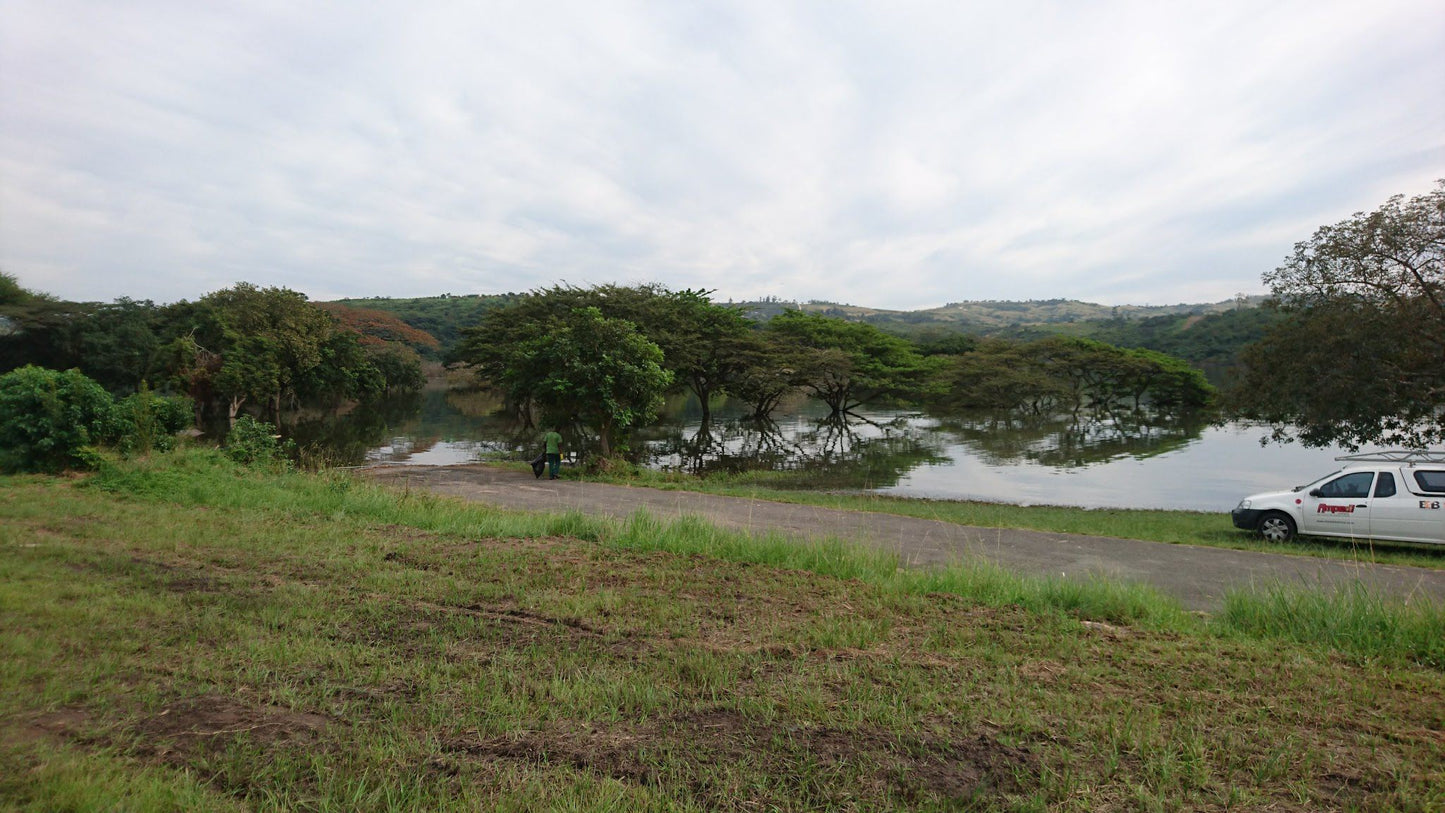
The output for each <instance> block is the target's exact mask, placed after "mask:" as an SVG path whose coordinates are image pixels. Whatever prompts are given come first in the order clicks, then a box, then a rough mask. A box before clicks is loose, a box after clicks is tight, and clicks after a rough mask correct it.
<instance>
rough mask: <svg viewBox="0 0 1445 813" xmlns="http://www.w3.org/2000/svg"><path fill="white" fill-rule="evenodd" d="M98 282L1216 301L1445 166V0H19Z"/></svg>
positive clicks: (8, 77)
mask: <svg viewBox="0 0 1445 813" xmlns="http://www.w3.org/2000/svg"><path fill="white" fill-rule="evenodd" d="M0 19H3V20H4V24H3V25H0V271H3V272H5V273H7V274H10V275H11V276H14V277H16V278H18V280H19V282H20V284H21V285H22V286H24V287H25V288H28V289H30V290H32V291H40V292H45V293H49V294H52V295H55V296H59V297H61V298H64V299H72V300H81V301H111V300H113V299H116V298H119V297H130V298H133V299H150V300H153V301H156V302H158V303H159V302H174V301H177V300H180V299H196V298H198V297H200V296H203V295H205V294H206V293H208V292H211V291H215V290H219V289H222V288H226V287H228V286H230V285H233V284H235V283H236V282H241V281H245V282H250V283H254V284H257V285H261V286H280V287H286V288H290V289H293V290H297V291H301V292H303V293H305V294H306V295H307V296H309V297H310V298H311V299H313V300H329V299H336V298H342V297H371V296H389V297H417V296H436V295H440V294H471V293H504V292H521V291H527V290H533V289H536V288H539V287H545V286H550V285H554V284H570V285H581V286H586V285H594V284H604V283H618V284H638V283H661V284H663V285H665V286H667V287H669V288H671V289H674V290H676V289H682V288H703V289H706V290H710V291H713V292H714V293H713V298H714V300H715V301H727V300H730V299H735V300H744V299H756V298H760V297H765V296H774V297H779V298H781V299H785V300H799V301H807V300H815V299H816V300H827V301H834V302H845V303H850V304H856V305H864V306H870V307H877V308H893V309H903V310H913V309H922V308H929V307H936V306H939V305H943V304H945V303H948V302H960V301H968V300H983V299H1004V300H1023V299H1054V298H1067V299H1080V300H1084V301H1088V302H1097V303H1100V304H1113V305H1121V304H1133V305H1149V304H1154V305H1161V304H1175V303H1181V302H1189V303H1194V302H1215V301H1220V300H1224V299H1228V298H1230V297H1233V296H1235V295H1236V294H1240V293H1244V294H1257V293H1264V292H1265V288H1264V286H1263V283H1262V282H1261V275H1262V274H1264V273H1265V272H1267V271H1270V270H1272V269H1273V268H1275V267H1276V266H1278V265H1280V264H1281V263H1282V262H1283V261H1284V259H1285V258H1286V257H1287V256H1288V254H1289V253H1290V251H1291V249H1292V247H1293V245H1294V244H1295V243H1296V242H1298V241H1301V240H1306V239H1308V238H1309V236H1310V235H1311V234H1313V233H1314V231H1315V230H1316V229H1317V228H1319V227H1320V226H1323V225H1327V224H1331V223H1335V222H1338V221H1340V220H1343V219H1345V218H1348V217H1349V216H1350V215H1351V214H1352V213H1354V212H1358V211H1368V210H1371V209H1374V208H1376V207H1378V206H1380V205H1381V204H1382V203H1384V202H1385V200H1386V199H1388V198H1389V197H1390V196H1391V195H1396V194H1403V195H1405V196H1407V197H1410V196H1415V195H1421V194H1425V193H1427V192H1429V191H1430V190H1431V189H1432V188H1433V186H1434V182H1435V180H1436V179H1438V178H1445V3H1441V2H1440V0H1349V1H1348V2H1332V1H1331V0H1306V1H1304V2H1294V1H1293V0H1284V1H1282V2H1272V1H1271V0H1207V1H1204V2H1194V1H1193V0H1182V1H1181V2H1173V1H1172V0H1171V2H1159V0H1141V1H1139V2H1135V1H1133V0H1093V1H1091V2H1077V1H1076V0H1060V1H1059V2H1048V1H1046V0H1040V1H1032V0H1009V1H1008V2H1004V1H1003V0H1000V1H999V2H971V1H970V0H944V1H943V2H912V1H910V0H889V1H888V2H882V1H881V0H879V1H878V2H846V1H845V0H818V1H817V2H789V1H788V0H762V1H761V2H751V0H736V1H735V2H709V1H708V0H697V2H677V1H676V0H666V1H663V0H659V2H611V1H610V0H583V1H582V2H548V1H547V0H523V1H522V2H495V1H491V0H473V1H472V2H431V1H430V0H405V2H395V1H393V0H370V1H369V2H324V1H321V2H296V1H295V0H281V1H280V2H271V0H247V1H246V2H243V3H211V2H196V0H128V2H124V3H117V2H114V1H113V0H106V1H105V2H73V1H72V0H40V1H39V2H29V1H27V0H20V1H17V0H0Z"/></svg>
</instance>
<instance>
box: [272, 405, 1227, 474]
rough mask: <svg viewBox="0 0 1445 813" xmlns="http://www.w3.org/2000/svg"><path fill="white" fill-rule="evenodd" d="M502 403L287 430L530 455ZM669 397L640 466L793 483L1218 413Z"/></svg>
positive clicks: (1046, 449) (359, 411)
mask: <svg viewBox="0 0 1445 813" xmlns="http://www.w3.org/2000/svg"><path fill="white" fill-rule="evenodd" d="M500 406H501V404H500V403H499V402H498V401H496V400H495V399H492V398H489V397H486V396H483V395H479V394H475V393H457V392H447V391H441V390H429V391H425V392H423V393H422V394H421V395H420V396H417V397H413V398H411V399H402V400H398V401H389V402H383V403H379V404H374V405H370V406H365V407H358V408H356V409H354V410H352V411H351V412H349V413H345V414H327V415H310V416H297V417H296V418H295V420H294V421H293V422H292V423H291V425H290V426H288V427H287V432H288V434H290V435H291V436H292V437H293V438H294V439H295V440H296V441H297V444H298V445H299V446H300V447H301V448H302V449H303V450H308V449H309V450H310V454H311V456H312V458H313V459H316V460H319V461H322V462H326V463H329V464H332V465H357V464H361V463H364V462H382V461H395V462H412V463H464V462H469V461H475V460H479V459H483V458H503V459H512V460H525V459H527V458H530V457H531V456H532V455H533V454H535V453H536V452H537V450H538V445H537V444H538V439H537V438H538V433H539V430H537V428H536V427H529V426H525V425H523V424H521V423H519V422H518V421H516V420H514V419H512V418H510V417H508V416H507V415H506V414H505V413H503V412H500V411H499V408H500ZM671 406H672V408H671V409H670V410H669V411H668V413H667V414H666V416H665V417H664V419H663V421H662V422H661V423H658V424H656V425H654V426H650V427H646V428H644V429H640V430H638V431H637V432H635V433H634V436H633V437H632V440H631V445H632V451H631V458H632V460H633V461H634V462H636V463H637V464H639V465H642V466H646V467H648V468H656V469H668V470H674V471H683V472H687V473H690V474H696V475H700V476H707V475H710V474H719V473H738V472H748V471H770V472H777V473H778V476H777V479H775V480H771V481H770V483H772V484H776V485H779V486H782V487H796V488H838V489H876V488H889V487H891V486H894V485H897V484H898V482H899V480H900V478H902V477H903V476H904V475H906V474H908V473H909V472H911V471H913V470H914V469H917V468H919V467H921V466H926V465H934V466H938V465H943V466H947V465H949V464H950V463H953V462H954V460H953V459H952V458H955V457H961V456H964V455H965V454H966V455H971V456H975V457H977V458H978V459H979V460H981V461H982V462H984V463H986V464H989V465H995V466H997V465H1016V464H1019V463H1031V464H1036V465H1039V466H1045V467H1050V468H1063V469H1069V468H1081V467H1087V466H1092V465H1094V464H1098V463H1103V462H1105V461H1109V460H1115V459H1119V458H1124V457H1134V458H1145V457H1151V456H1154V455H1158V454H1162V453H1164V452H1167V451H1171V450H1174V449H1178V448H1181V447H1183V446H1187V445H1189V444H1190V443H1192V442H1194V441H1195V440H1196V439H1198V438H1199V437H1200V436H1201V434H1202V432H1203V430H1204V429H1205V428H1206V427H1207V426H1209V422H1210V416H1208V415H1202V414H1198V413H1184V414H1168V413H1160V412H1158V411H1152V410H1139V411H1135V410H1115V411H1109V410H1104V409H1096V410H1092V411H1091V410H1088V409H1085V410H1081V411H1080V412H1078V413H1077V414H1064V415H1035V414H1025V413H1001V412H991V413H990V412H971V413H965V414H950V415H941V414H929V413H925V412H919V411H904V410H860V411H859V413H857V414H854V413H850V414H847V415H844V416H841V417H829V416H827V414H826V408H823V409H815V408H814V406H815V405H814V404H812V403H811V402H803V403H800V404H795V405H793V408H792V409H791V410H789V411H786V412H783V413H780V417H779V420H777V421H772V420H765V421H758V420H752V419H747V418H744V417H742V416H741V415H740V414H739V412H741V410H732V411H731V414H729V412H730V410H729V409H728V408H727V407H728V405H727V404H723V405H722V406H721V407H715V408H714V409H713V411H712V412H713V415H714V419H713V420H711V421H702V420H701V415H700V410H697V409H696V408H695V407H696V405H695V404H692V405H691V407H689V405H688V404H687V403H686V402H684V401H682V400H679V401H676V402H674V404H672V405H671ZM564 434H568V449H569V450H570V451H576V452H579V453H581V454H582V455H584V456H585V455H587V454H589V453H590V450H589V447H588V446H587V442H586V440H585V439H578V438H576V437H575V436H573V435H572V434H570V433H564ZM959 447H962V449H960V448H959Z"/></svg>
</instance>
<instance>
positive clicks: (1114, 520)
mask: <svg viewBox="0 0 1445 813" xmlns="http://www.w3.org/2000/svg"><path fill="white" fill-rule="evenodd" d="M497 465H505V464H501V463H498V464H497ZM568 476H576V475H572V474H569V475H568ZM586 479H589V480H596V481H600V482H608V483H615V484H619V485H636V486H645V487H648V488H658V489H668V490H676V491H696V492H701V493H706V494H717V495H720V496H729V497H747V498H751V499H759V500H773V501H776V502H786V503H796V504H800V505H817V506H821V507H824V508H837V509H842V510H846V511H871V512H877V513H885V514H899V515H902V516H908V517H920V518H923V519H935V520H940V521H943V522H952V523H955V524H958V525H971V526H976V527H980V528H1021V529H1027V530H1034V531H1047V532H1052V533H1072V534H1088V535H1091V536H1114V537H1119V538H1121V539H1143V540H1147V541H1151V542H1167V543H1170V544H1182V545H1206V546H1210V547H1217V548H1229V549H1232V550H1249V551H1263V552H1268V553H1281V554H1288V555H1292V556H1316V557H1321V558H1330V559H1343V560H1349V561H1364V562H1377V563H1381V564H1399V565H1409V566H1412V567H1428V568H1434V569H1445V548H1439V547H1431V546H1426V545H1409V544H1389V543H1378V542H1376V543H1371V542H1369V541H1368V540H1348V539H1325V538H1306V539H1297V540H1295V541H1293V542H1290V543H1287V544H1279V543H1273V542H1268V541H1266V540H1264V539H1262V538H1260V537H1259V536H1258V535H1257V534H1253V533H1248V532H1245V531H1241V530H1239V529H1238V528H1235V527H1234V524H1233V523H1232V522H1231V521H1230V519H1229V515H1228V514H1227V513H1224V512H1215V513H1209V512H1203V511H1162V510H1150V509H1122V508H1098V509H1084V508H1075V507H1070V506H1056V505H1010V504H1008V503H990V502H977V501H971V500H928V499H917V498H910V497H890V496H883V495H877V494H850V493H840V492H830V491H808V490H803V489H797V488H787V487H785V485H783V484H785V483H786V482H788V481H787V480H786V479H785V478H779V477H778V476H776V475H775V474H774V473H772V472H761V473H759V472H749V473H746V474H742V475H716V476H713V477H708V478H697V477H691V476H688V475H682V474H675V473H668V472H656V471H650V470H634V471H620V472H615V473H611V474H605V475H597V474H589V475H587V476H586Z"/></svg>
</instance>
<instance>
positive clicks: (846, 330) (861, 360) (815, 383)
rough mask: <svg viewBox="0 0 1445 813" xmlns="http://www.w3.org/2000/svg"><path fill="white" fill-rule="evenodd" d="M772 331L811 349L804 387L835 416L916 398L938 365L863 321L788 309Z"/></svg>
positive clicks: (804, 358)
mask: <svg viewBox="0 0 1445 813" xmlns="http://www.w3.org/2000/svg"><path fill="white" fill-rule="evenodd" d="M767 330H768V332H769V333H771V334H773V335H774V336H776V337H778V338H779V339H781V340H783V341H785V342H792V343H794V344H795V345H796V346H798V347H799V348H806V351H804V353H803V355H802V357H801V362H802V364H803V369H802V380H803V385H804V386H805V387H806V388H807V389H808V390H810V391H811V392H812V393H813V394H814V395H816V396H817V397H818V398H819V399H821V400H822V401H823V402H824V403H826V404H827V405H828V406H829V407H830V408H831V409H832V411H833V414H835V415H839V414H842V413H844V412H847V411H849V410H850V409H852V408H854V407H857V406H861V405H863V404H865V403H868V402H869V401H872V400H875V399H878V398H883V397H908V396H913V395H917V394H919V393H921V392H922V391H923V384H924V382H925V380H926V378H927V376H928V374H929V373H930V372H931V371H933V370H934V369H935V368H936V366H937V365H936V364H934V363H931V362H930V361H926V360H925V359H924V358H923V357H922V356H920V355H918V353H917V352H915V351H914V350H913V346H912V345H911V344H910V343H909V342H908V341H907V340H906V339H901V338H898V337H897V336H890V335H888V334H887V333H884V332H883V331H881V330H879V329H878V328H876V327H874V326H873V325H870V324H866V323H863V322H847V321H844V320H842V319H835V318H831V317H827V316H818V315H815V314H810V313H804V312H803V311H800V310H789V311H784V312H783V313H781V314H779V315H778V316H775V317H773V319H772V320H771V321H769V322H768V327H767Z"/></svg>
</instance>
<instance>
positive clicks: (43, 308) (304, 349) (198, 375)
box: [0, 274, 436, 425]
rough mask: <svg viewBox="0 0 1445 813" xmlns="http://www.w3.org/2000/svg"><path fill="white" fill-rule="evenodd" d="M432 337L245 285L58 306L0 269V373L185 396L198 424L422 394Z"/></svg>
mask: <svg viewBox="0 0 1445 813" xmlns="http://www.w3.org/2000/svg"><path fill="white" fill-rule="evenodd" d="M427 347H431V348H435V347H436V340H435V339H434V338H432V337H430V336H428V335H426V334H425V333H422V332H421V331H417V330H416V329H414V328H412V327H410V326H409V325H407V324H405V323H404V322H401V321H400V320H398V319H396V318H395V317H392V316H390V315H389V314H385V313H381V312H377V311H365V310H359V309H352V308H347V307H345V306H340V305H334V304H327V305H325V306H319V305H317V304H315V303H312V302H309V301H307V298H306V296H305V295H304V294H301V293H298V292H296V291H292V290H288V289H285V288H261V287H258V286H255V285H252V284H250V283H245V282H242V283H238V284H236V285H235V286H233V287H230V288H226V289H223V290H219V291H215V292H213V293H210V294H207V295H206V296H204V297H202V298H200V299H198V300H196V301H195V302H188V301H184V300H183V301H180V302H176V303H173V304H170V305H156V304H155V303H153V302H149V301H136V300H132V299H124V298H122V299H118V300H116V301H115V302H113V303H108V304H107V303H93V302H92V303H78V302H66V301H62V300H58V299H55V298H53V297H48V296H44V295H40V294H35V293H32V292H30V291H27V290H25V289H24V288H22V287H21V286H20V285H19V283H18V282H17V281H16V280H15V278H14V277H11V276H9V275H6V274H0V372H4V371H7V370H15V369H18V368H22V367H25V366H27V365H28V366H33V367H37V368H44V369H51V370H71V369H74V370H78V371H79V372H80V373H82V374H84V375H85V376H86V377H87V378H89V379H91V380H93V381H95V382H96V383H98V384H99V385H100V387H102V388H103V389H104V390H105V391H107V392H109V393H110V394H112V395H113V396H121V397H124V396H128V395H130V394H133V393H136V392H140V391H142V390H146V391H153V392H157V393H163V394H168V395H174V396H179V397H183V398H185V399H187V400H188V401H189V402H190V403H191V404H192V405H193V408H194V419H195V421H196V423H197V424H198V425H206V424H207V423H208V422H217V421H222V420H224V421H225V422H226V423H227V424H229V423H231V422H233V421H234V420H235V419H236V418H237V417H238V416H239V415H241V414H243V411H245V412H251V413H255V414H256V415H257V416H259V417H264V418H267V419H270V420H273V421H277V422H279V421H280V416H281V413H282V411H283V410H285V409H294V408H298V407H305V406H335V405H337V404H340V403H342V402H344V401H358V400H370V399H376V398H381V397H385V396H387V395H390V394H395V393H399V392H404V391H411V390H417V389H420V388H421V387H422V386H423V384H424V383H425V376H424V375H423V373H422V367H421V360H420V357H419V355H418V348H427Z"/></svg>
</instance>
